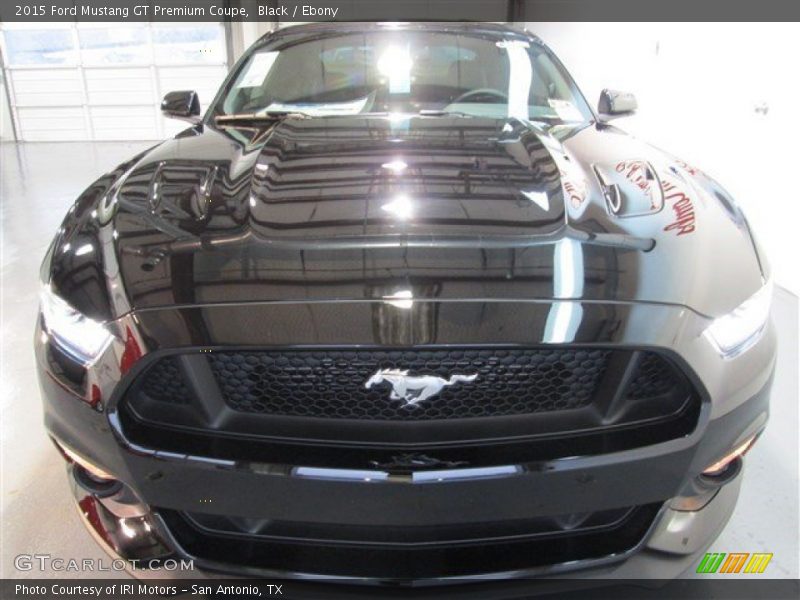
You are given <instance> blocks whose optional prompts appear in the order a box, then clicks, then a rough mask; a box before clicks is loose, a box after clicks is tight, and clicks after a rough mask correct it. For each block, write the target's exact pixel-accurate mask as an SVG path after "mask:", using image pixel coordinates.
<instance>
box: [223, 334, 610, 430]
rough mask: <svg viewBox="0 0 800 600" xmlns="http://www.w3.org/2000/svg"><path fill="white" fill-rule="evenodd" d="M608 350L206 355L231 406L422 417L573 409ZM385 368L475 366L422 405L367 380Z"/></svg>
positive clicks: (447, 373) (421, 370) (582, 401)
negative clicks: (462, 379)
mask: <svg viewBox="0 0 800 600" xmlns="http://www.w3.org/2000/svg"><path fill="white" fill-rule="evenodd" d="M609 354H610V351H608V350H596V349H585V350H584V349H564V350H561V349H559V350H543V349H524V350H516V349H515V350H497V349H492V350H480V349H448V350H419V351H415V350H396V351H373V350H367V351H358V350H351V351H347V350H344V351H341V350H319V351H307V352H289V353H286V352H215V353H212V354H211V355H210V356H209V362H210V365H211V370H212V372H213V374H214V377H215V379H216V381H217V383H218V385H219V388H220V391H221V393H222V397H223V399H224V401H225V403H226V404H227V406H228V407H230V408H231V409H233V410H235V411H239V412H244V413H260V414H269V415H284V416H293V417H318V418H327V419H357V420H362V419H364V420H384V421H422V420H434V419H454V418H471V417H493V416H507V415H523V414H535V413H540V412H551V411H558V410H570V409H575V408H580V407H583V406H587V405H588V404H589V403H591V401H592V398H593V394H594V390H595V388H596V387H597V384H598V381H599V380H600V378H601V377H602V375H603V373H604V371H605V369H606V365H607V363H608V357H609ZM380 369H398V370H403V371H407V372H408V373H409V374H411V375H433V376H437V377H441V378H442V379H444V380H446V381H448V382H449V381H450V378H451V376H453V375H454V374H460V375H468V376H472V375H477V378H475V380H474V381H471V382H455V383H454V384H453V385H448V386H446V387H444V388H443V389H442V390H441V391H440V392H439V393H438V394H437V395H436V397H435V401H433V400H429V401H426V402H421V403H419V404H406V403H405V402H403V401H401V400H398V399H396V398H395V399H393V398H391V396H390V394H391V391H392V385H391V383H390V382H389V381H388V380H384V381H383V382H381V383H377V384H375V385H373V386H371V388H370V389H367V388H366V387H365V383H366V382H367V381H368V380H369V379H370V378H371V377H372V376H373V375H374V374H375V373H376V372H377V371H378V370H380Z"/></svg>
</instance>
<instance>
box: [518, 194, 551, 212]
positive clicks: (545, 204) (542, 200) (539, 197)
mask: <svg viewBox="0 0 800 600" xmlns="http://www.w3.org/2000/svg"><path fill="white" fill-rule="evenodd" d="M521 191H522V195H523V196H525V197H526V198H527V199H528V200H530V201H531V202H533V203H534V204H535V205H536V206H538V207H539V208H541V209H542V210H543V211H545V212H547V211H549V210H550V198H548V197H547V192H537V191H530V192H526V191H525V190H521Z"/></svg>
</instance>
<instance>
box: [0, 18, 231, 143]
mask: <svg viewBox="0 0 800 600" xmlns="http://www.w3.org/2000/svg"><path fill="white" fill-rule="evenodd" d="M2 43H3V60H4V62H5V63H6V64H5V65H4V66H5V69H6V75H7V83H8V88H9V89H8V91H9V95H10V99H11V111H12V116H13V117H14V122H15V124H16V131H17V135H18V138H19V139H20V140H22V141H31V142H34V141H57V140H158V139H163V138H164V137H167V136H169V135H172V134H173V133H175V132H177V131H179V130H180V129H182V128H184V127H185V124H184V125H182V124H181V123H180V122H176V121H169V120H167V119H164V118H163V117H162V116H161V114H160V111H159V108H158V106H159V103H160V100H161V98H162V96H163V95H164V94H165V93H166V92H168V91H170V90H178V89H194V90H197V92H198V93H199V95H200V100H201V104H204V108H205V104H206V103H208V102H210V101H211V100H212V98H213V96H214V93H215V92H216V89H217V87H218V86H219V84H220V83H221V82H222V79H223V78H224V77H225V73H226V71H227V52H226V44H225V31H224V28H223V26H222V25H221V24H217V23H208V24H204V23H199V24H198V23H192V24H175V23H169V24H155V23H154V24H149V23H141V24H131V25H127V24H126V25H124V26H119V25H116V24H107V23H91V24H88V23H80V24H74V23H64V24H61V23H58V24H57V23H53V24H41V23H37V24H35V25H33V24H5V25H4V26H3V30H2Z"/></svg>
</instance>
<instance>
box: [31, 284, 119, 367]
mask: <svg viewBox="0 0 800 600" xmlns="http://www.w3.org/2000/svg"><path fill="white" fill-rule="evenodd" d="M40 300H41V310H42V318H43V320H44V327H45V330H46V331H47V333H48V334H50V336H51V337H52V338H53V340H54V341H55V342H56V343H57V344H58V346H59V347H60V348H61V349H62V350H64V351H65V352H66V353H67V354H69V355H70V356H71V357H72V358H74V359H75V360H77V361H78V362H80V363H83V364H90V363H92V362H93V361H94V359H95V358H97V357H98V356H99V355H100V354H101V353H102V352H103V350H105V349H106V347H107V346H108V344H109V343H110V342H111V339H112V337H113V336H112V335H111V333H109V331H108V330H107V329H106V328H105V327H104V326H103V325H102V324H100V323H98V322H97V321H94V320H92V319H90V318H89V317H87V316H85V315H83V314H82V313H80V312H78V311H77V310H76V309H74V308H73V307H72V306H70V305H69V304H67V302H65V301H64V300H63V299H61V298H59V297H58V296H56V295H55V293H53V290H52V289H51V288H50V286H49V285H45V286H42V291H41V294H40Z"/></svg>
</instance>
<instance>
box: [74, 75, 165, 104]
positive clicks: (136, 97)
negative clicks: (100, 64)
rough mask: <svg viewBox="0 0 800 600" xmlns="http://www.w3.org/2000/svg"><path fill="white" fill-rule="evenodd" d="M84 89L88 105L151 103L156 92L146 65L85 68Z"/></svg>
mask: <svg viewBox="0 0 800 600" xmlns="http://www.w3.org/2000/svg"><path fill="white" fill-rule="evenodd" d="M84 72H85V77H86V91H87V95H88V97H89V104H90V105H115V104H119V105H128V106H130V105H131V104H153V103H155V102H156V92H155V89H154V85H153V75H152V72H151V70H150V68H148V67H142V68H125V69H113V68H112V69H86V70H85V71H84Z"/></svg>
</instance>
